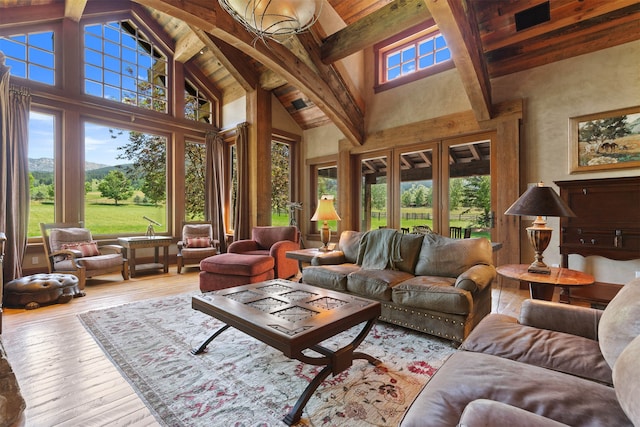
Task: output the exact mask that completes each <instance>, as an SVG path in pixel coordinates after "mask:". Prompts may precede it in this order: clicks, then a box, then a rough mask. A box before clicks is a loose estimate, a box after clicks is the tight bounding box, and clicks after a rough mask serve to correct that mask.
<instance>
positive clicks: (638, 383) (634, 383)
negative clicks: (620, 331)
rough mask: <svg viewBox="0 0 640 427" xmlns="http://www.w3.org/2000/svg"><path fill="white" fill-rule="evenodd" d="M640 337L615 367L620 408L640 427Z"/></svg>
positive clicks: (621, 354) (624, 352) (614, 374)
mask: <svg viewBox="0 0 640 427" xmlns="http://www.w3.org/2000/svg"><path fill="white" fill-rule="evenodd" d="M638 360H640V336H638V337H636V338H635V339H634V340H633V341H631V344H629V345H628V346H627V347H626V348H625V349H624V351H623V352H622V353H620V356H619V357H618V360H617V361H616V364H615V366H614V367H613V384H614V388H615V390H616V395H617V396H618V401H619V402H620V406H622V409H623V410H624V412H625V413H626V414H627V417H629V419H630V420H631V421H633V424H634V425H636V426H640V405H638V396H640V363H638Z"/></svg>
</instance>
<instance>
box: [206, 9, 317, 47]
mask: <svg viewBox="0 0 640 427" xmlns="http://www.w3.org/2000/svg"><path fill="white" fill-rule="evenodd" d="M218 2H219V3H220V6H222V8H223V9H224V10H226V11H227V12H228V13H229V14H230V15H231V16H232V17H233V19H235V20H236V21H238V22H239V23H240V24H242V25H243V26H244V27H245V28H246V29H247V31H249V32H250V33H252V34H254V35H255V36H256V40H257V39H260V40H262V41H266V39H271V40H275V41H277V42H278V43H281V42H282V41H283V40H284V39H286V38H288V37H291V36H292V35H294V34H299V33H302V32H304V31H306V30H308V29H309V27H311V26H312V25H313V24H314V23H315V22H316V20H317V19H318V15H320V9H321V7H322V0H218Z"/></svg>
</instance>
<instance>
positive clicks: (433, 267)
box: [415, 234, 493, 277]
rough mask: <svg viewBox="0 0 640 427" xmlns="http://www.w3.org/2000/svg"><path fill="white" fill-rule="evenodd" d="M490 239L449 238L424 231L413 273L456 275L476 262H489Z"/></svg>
mask: <svg viewBox="0 0 640 427" xmlns="http://www.w3.org/2000/svg"><path fill="white" fill-rule="evenodd" d="M492 256H493V251H492V248H491V242H489V240H488V239H486V238H484V237H480V238H473V239H451V238H449V237H445V236H441V235H439V234H425V235H424V239H423V240H422V248H421V250H420V255H419V258H418V262H417V263H416V268H415V274H416V275H417V276H444V277H458V276H459V275H460V274H461V273H462V272H464V271H466V270H468V269H469V268H470V267H472V266H474V265H476V264H485V265H492V263H493V261H492Z"/></svg>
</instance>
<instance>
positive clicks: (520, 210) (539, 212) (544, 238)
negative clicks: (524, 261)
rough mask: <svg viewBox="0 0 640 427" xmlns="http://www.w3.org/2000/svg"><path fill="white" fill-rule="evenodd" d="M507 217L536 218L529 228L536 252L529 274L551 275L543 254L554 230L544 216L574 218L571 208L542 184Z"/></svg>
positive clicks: (515, 206) (526, 194)
mask: <svg viewBox="0 0 640 427" xmlns="http://www.w3.org/2000/svg"><path fill="white" fill-rule="evenodd" d="M505 214H506V215H519V216H535V217H536V219H535V221H533V224H532V225H531V227H527V236H528V237H529V243H530V244H531V246H533V250H534V251H535V253H536V255H535V260H534V261H533V262H532V263H531V265H530V266H529V269H528V271H529V273H539V274H551V269H550V268H549V267H548V266H547V265H546V264H545V263H544V262H542V253H543V252H544V250H545V249H547V246H548V245H549V242H550V241H551V232H552V231H553V229H552V228H550V227H547V222H546V221H545V220H544V219H543V218H542V217H543V216H558V217H574V216H576V214H574V213H573V211H572V210H571V208H570V207H569V206H567V204H566V203H565V202H564V200H562V199H561V198H560V196H558V194H557V193H556V192H555V191H554V190H553V188H551V187H545V186H544V184H543V183H542V182H540V183H538V184H537V185H535V186H533V187H530V188H529V189H528V190H527V191H525V192H524V193H523V194H522V196H520V198H519V199H518V200H516V201H515V203H514V204H513V205H511V207H510V208H509V209H507V211H506V212H505Z"/></svg>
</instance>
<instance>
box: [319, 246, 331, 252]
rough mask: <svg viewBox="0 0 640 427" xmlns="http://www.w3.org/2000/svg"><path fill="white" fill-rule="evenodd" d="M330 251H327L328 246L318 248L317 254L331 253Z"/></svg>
mask: <svg viewBox="0 0 640 427" xmlns="http://www.w3.org/2000/svg"><path fill="white" fill-rule="evenodd" d="M331 251H332V249H329V247H328V246H320V247H319V248H318V252H331Z"/></svg>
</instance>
